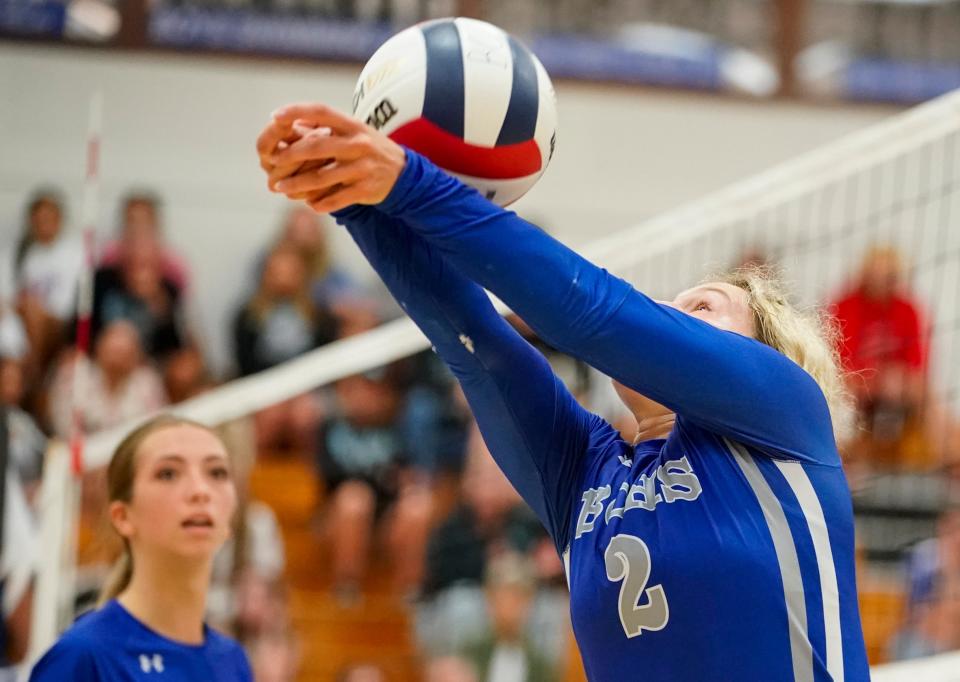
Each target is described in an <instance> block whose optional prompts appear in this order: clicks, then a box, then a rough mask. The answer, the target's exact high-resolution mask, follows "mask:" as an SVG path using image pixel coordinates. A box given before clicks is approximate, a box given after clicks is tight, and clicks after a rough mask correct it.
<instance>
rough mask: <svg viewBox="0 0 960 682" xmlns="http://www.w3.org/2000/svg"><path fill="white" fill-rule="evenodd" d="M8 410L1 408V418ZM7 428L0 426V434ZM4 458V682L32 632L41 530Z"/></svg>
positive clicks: (0, 655)
mask: <svg viewBox="0 0 960 682" xmlns="http://www.w3.org/2000/svg"><path fill="white" fill-rule="evenodd" d="M4 413H5V410H3V409H2V408H0V419H3V418H4V416H5V415H4ZM4 430H5V429H4V428H2V427H0V435H2V434H3V431H4ZM4 459H5V458H3V457H0V467H2V469H0V486H2V488H0V489H2V491H3V504H2V507H0V514H2V520H0V523H2V526H0V529H2V537H0V609H2V616H3V617H2V618H0V682H13V681H14V680H16V679H17V668H16V664H17V663H19V662H20V661H22V660H24V658H25V656H26V653H27V645H28V641H29V634H30V612H31V605H32V602H33V578H34V573H35V570H36V561H37V559H38V549H39V548H38V547H37V545H36V542H37V530H36V529H35V527H34V523H33V518H32V516H31V514H30V511H29V509H28V507H27V501H26V499H25V497H24V495H23V490H22V487H21V483H20V480H19V476H18V474H17V471H16V469H15V468H14V467H12V466H10V464H11V463H10V462H4V461H3V460H4Z"/></svg>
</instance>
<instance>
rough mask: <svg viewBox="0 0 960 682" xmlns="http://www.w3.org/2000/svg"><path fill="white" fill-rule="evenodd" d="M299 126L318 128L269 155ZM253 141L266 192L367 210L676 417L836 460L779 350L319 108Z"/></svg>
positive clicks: (802, 384)
mask: <svg viewBox="0 0 960 682" xmlns="http://www.w3.org/2000/svg"><path fill="white" fill-rule="evenodd" d="M305 123H307V124H309V125H311V126H314V127H315V130H316V131H317V132H316V133H314V134H308V135H306V136H303V137H301V138H300V139H298V140H296V141H293V142H291V143H290V144H289V146H288V147H286V148H283V149H281V151H279V152H278V153H275V154H274V153H271V152H269V150H270V149H273V148H274V147H275V146H278V145H279V146H280V147H282V146H283V144H284V143H283V142H280V141H282V140H285V139H291V138H290V131H291V130H293V129H294V127H295V126H297V125H304V124H305ZM258 148H259V149H260V154H261V164H262V165H263V167H264V168H265V169H267V170H268V172H270V173H271V177H270V180H269V185H270V187H271V188H272V189H275V190H277V191H281V192H284V193H285V194H287V195H288V196H291V197H309V198H310V203H311V205H312V206H313V207H314V209H315V210H318V211H327V212H329V211H335V210H339V209H341V208H344V207H346V206H349V205H352V204H376V205H378V209H379V210H380V211H381V212H383V213H385V214H387V215H390V216H393V217H394V218H398V219H400V220H402V221H403V222H404V223H405V224H406V225H408V226H409V227H410V228H411V229H412V230H413V231H415V232H416V233H417V234H419V235H420V236H422V237H423V238H424V239H425V240H426V241H427V242H429V243H430V244H431V245H432V246H434V247H435V248H436V249H437V253H439V254H441V255H442V259H443V262H444V263H447V264H449V265H451V266H453V267H454V268H456V269H457V270H458V271H460V272H461V273H462V274H464V275H465V276H467V277H468V278H470V279H472V280H473V281H475V282H477V283H478V284H480V285H482V286H484V287H486V288H487V289H489V290H490V291H492V292H493V293H495V294H496V295H497V296H498V297H500V298H501V299H502V300H503V301H505V302H506V303H507V304H508V305H509V306H510V307H512V308H513V309H514V310H515V311H516V312H517V313H519V314H520V316H521V317H523V318H524V320H525V321H526V322H527V323H529V324H530V325H531V327H533V328H534V329H535V330H536V331H537V333H538V334H539V335H540V336H541V337H542V338H544V339H545V340H547V341H548V342H549V343H550V344H551V345H553V346H554V347H556V348H559V349H561V350H565V351H566V352H568V353H570V354H572V355H575V356H577V357H579V358H581V359H583V360H585V361H586V362H588V363H589V364H591V365H593V366H594V367H596V368H597V369H600V370H601V371H603V372H605V373H606V374H608V375H609V376H611V377H613V378H615V379H617V380H619V381H620V382H621V383H623V384H624V385H626V386H628V387H630V388H632V389H634V390H637V391H639V392H640V393H642V394H644V395H646V396H648V397H650V398H652V399H653V400H656V401H657V402H659V403H662V404H663V405H666V406H667V407H669V408H670V409H672V410H673V411H675V412H676V413H677V414H678V415H679V416H680V417H681V419H690V420H693V421H695V422H696V423H698V424H700V425H701V426H703V427H705V428H707V429H709V430H712V431H714V432H715V433H718V434H721V435H724V436H730V437H733V438H735V439H737V440H740V441H742V442H746V443H748V444H751V445H755V446H757V447H759V448H761V449H763V450H766V451H768V452H770V453H771V454H773V455H779V456H788V457H795V458H797V459H804V460H812V461H824V462H829V463H831V464H837V463H838V460H837V457H836V451H835V447H834V443H833V433H832V429H831V427H830V416H829V410H828V408H827V404H826V400H825V399H824V397H823V394H822V392H821V391H820V389H819V387H818V386H817V384H816V383H815V382H814V380H813V379H812V377H810V376H809V375H808V374H807V373H806V372H805V371H804V370H803V369H801V368H800V367H799V366H798V365H796V364H795V363H794V362H792V361H791V360H790V359H788V358H787V357H786V356H785V355H783V354H781V353H779V352H777V351H775V350H773V349H772V348H770V347H768V346H766V345H764V344H761V343H759V342H757V341H755V340H752V339H750V338H748V337H745V336H741V335H739V334H735V333H732V332H727V331H723V330H720V329H717V328H715V327H713V326H711V325H709V324H707V323H705V322H702V321H700V320H698V319H696V318H694V317H692V316H689V315H686V314H684V313H682V312H680V311H677V310H674V309H673V308H670V307H667V306H663V305H660V304H657V303H656V302H654V301H652V300H651V299H649V298H648V297H646V296H644V295H643V294H642V293H640V292H638V291H636V290H634V289H633V287H631V286H630V284H628V283H627V282H625V281H623V280H621V279H619V278H616V277H613V276H612V275H610V274H609V273H607V272H606V271H605V270H602V269H600V268H598V267H596V266H595V265H593V264H592V263H590V262H589V261H587V260H585V259H584V258H582V257H580V256H579V255H578V254H576V253H574V252H573V251H571V250H570V249H568V248H567V247H565V246H564V245H563V244H561V243H559V242H558V241H556V240H554V239H552V238H551V237H549V236H548V235H547V234H545V233H544V232H542V231H541V230H539V229H537V228H536V227H535V226H533V225H531V224H529V223H527V222H526V221H524V220H521V219H520V218H518V217H517V216H516V215H515V214H514V213H512V212H509V211H506V210H503V209H501V208H499V207H497V206H495V205H493V204H491V203H490V202H489V201H487V200H486V199H484V198H483V197H482V196H480V195H479V194H478V193H477V192H476V191H474V190H473V189H470V188H468V187H466V186H465V185H464V184H462V183H461V182H460V181H459V180H457V179H455V178H453V177H450V176H449V175H447V174H445V173H444V172H443V171H441V170H440V169H438V168H437V167H436V166H434V165H433V164H431V163H430V162H429V161H427V160H426V159H424V158H423V157H421V156H419V155H418V154H416V153H413V152H411V151H409V150H406V151H405V150H404V149H403V148H402V147H400V146H399V145H397V144H395V143H394V142H392V141H391V140H390V139H389V138H387V137H386V136H384V135H382V134H381V133H379V132H377V131H375V130H373V129H371V128H369V127H367V126H364V125H363V124H361V123H359V122H357V121H353V120H352V119H350V118H349V117H347V116H345V115H343V114H340V113H338V112H336V111H334V110H331V109H330V108H328V107H325V106H323V105H291V106H289V107H285V108H284V109H282V110H280V111H278V112H276V113H275V114H274V120H273V122H272V123H271V124H270V125H268V127H267V128H266V129H265V131H264V133H263V134H262V135H261V137H260V139H259V140H258ZM278 148H279V147H278ZM265 150H266V151H265ZM330 161H332V163H330ZM305 163H307V164H312V165H310V166H309V167H308V168H309V169H308V170H299V171H298V170H297V169H298V168H300V167H301V166H300V164H305ZM318 163H326V165H323V166H321V167H318V165H317V164H318Z"/></svg>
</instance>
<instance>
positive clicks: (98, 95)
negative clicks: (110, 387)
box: [70, 91, 103, 477]
mask: <svg viewBox="0 0 960 682" xmlns="http://www.w3.org/2000/svg"><path fill="white" fill-rule="evenodd" d="M89 116H90V118H89V124H88V132H87V152H86V176H85V179H84V183H83V211H82V214H81V218H82V221H83V222H82V225H83V251H84V266H83V268H82V269H81V271H80V281H79V283H78V284H79V286H78V287H77V358H76V364H75V365H74V367H75V371H74V375H73V395H72V405H73V423H72V426H71V432H70V457H71V459H70V462H71V469H72V470H73V474H74V476H78V477H79V476H80V475H81V474H82V473H83V446H84V441H85V434H84V423H83V409H82V407H81V405H82V402H83V401H84V400H86V399H88V396H87V387H88V385H89V358H90V324H91V323H90V316H91V313H92V311H93V274H94V268H95V267H96V248H97V245H96V234H97V227H96V226H97V218H98V213H99V203H100V202H99V199H100V130H101V125H102V119H103V93H102V92H100V91H97V92H95V93H94V94H93V95H92V96H91V97H90V115H89Z"/></svg>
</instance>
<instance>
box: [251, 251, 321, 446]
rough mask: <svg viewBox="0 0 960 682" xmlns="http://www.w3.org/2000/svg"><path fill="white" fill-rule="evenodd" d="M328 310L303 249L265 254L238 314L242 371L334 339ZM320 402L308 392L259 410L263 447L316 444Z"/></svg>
mask: <svg viewBox="0 0 960 682" xmlns="http://www.w3.org/2000/svg"><path fill="white" fill-rule="evenodd" d="M334 335H335V329H334V324H333V320H332V318H331V316H330V314H329V313H328V312H327V311H326V310H325V309H323V308H320V307H317V306H316V305H314V303H313V301H312V300H311V299H310V292H309V288H308V280H307V269H306V266H305V264H304V261H303V258H302V257H301V255H300V253H299V252H298V251H297V250H295V249H294V248H292V247H290V246H284V245H281V246H277V247H276V248H275V249H274V250H273V251H272V252H271V253H270V255H269V256H268V257H267V261H266V263H265V264H264V268H263V272H262V274H261V277H260V286H259V288H258V289H257V291H256V292H255V293H254V294H253V296H252V297H251V299H250V300H249V301H247V302H246V303H245V304H244V305H243V306H242V307H241V308H240V310H239V311H238V312H237V315H236V318H235V319H234V327H233V337H234V354H235V358H236V362H237V367H238V369H239V371H240V374H241V376H246V375H248V374H253V373H254V372H259V371H262V370H264V369H267V368H269V367H273V366H274V365H278V364H280V363H282V362H286V361H287V360H291V359H293V358H295V357H297V356H298V355H301V354H303V353H305V352H307V351H309V350H312V349H314V348H317V347H319V346H322V345H324V344H326V343H329V342H330V341H332V340H333V339H334ZM319 417H320V414H319V408H318V406H317V403H316V400H315V399H314V397H313V396H312V395H311V394H304V395H301V396H298V397H296V398H292V399H290V400H287V401H285V402H283V403H281V404H278V405H273V406H271V407H268V408H266V409H264V410H262V411H261V412H259V413H257V416H256V422H257V443H258V447H259V448H260V449H267V450H269V449H276V448H278V447H282V446H291V447H293V448H294V449H298V450H301V451H304V450H310V449H312V447H313V443H314V435H315V433H316V429H317V424H318V421H319Z"/></svg>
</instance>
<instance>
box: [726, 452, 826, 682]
mask: <svg viewBox="0 0 960 682" xmlns="http://www.w3.org/2000/svg"><path fill="white" fill-rule="evenodd" d="M724 442H726V444H727V447H728V448H729V450H730V452H731V454H733V457H734V460H735V461H736V462H737V464H738V465H739V466H740V469H741V471H743V474H744V476H746V478H747V482H748V483H749V484H750V487H751V488H753V493H754V494H755V495H756V496H757V501H758V502H759V503H760V509H761V510H762V511H763V517H764V519H766V521H767V527H768V528H769V530H770V537H771V538H772V539H773V549H774V551H775V552H776V554H777V563H778V564H779V565H780V577H781V579H782V580H783V593H784V595H783V596H784V599H785V601H786V604H787V626H788V631H789V633H790V656H791V659H792V661H793V679H794V682H813V648H812V646H811V645H810V637H809V635H808V633H807V603H806V598H805V595H804V592H803V577H802V575H801V573H800V559H799V557H798V556H797V546H796V544H795V543H794V540H793V535H792V534H791V532H790V526H789V524H788V523H787V517H786V515H785V514H784V513H783V507H782V506H781V504H780V500H778V499H777V496H776V495H775V494H774V492H773V490H771V489H770V485H769V484H768V483H767V479H765V478H764V477H763V474H762V473H761V472H760V469H759V468H758V467H757V463H756V462H754V461H753V455H751V454H750V453H749V452H747V451H746V449H744V448H743V447H742V446H741V445H738V444H737V443H734V442H732V441H730V440H727V439H726V438H725V439H724Z"/></svg>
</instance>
